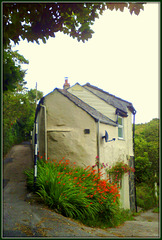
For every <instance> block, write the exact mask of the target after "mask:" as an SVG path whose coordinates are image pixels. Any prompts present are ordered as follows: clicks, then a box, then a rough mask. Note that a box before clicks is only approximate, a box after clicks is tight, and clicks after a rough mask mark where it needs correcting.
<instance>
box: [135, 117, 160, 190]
mask: <svg viewBox="0 0 162 240" xmlns="http://www.w3.org/2000/svg"><path fill="white" fill-rule="evenodd" d="M135 129H136V130H135V165H136V173H135V174H136V180H137V183H142V182H145V183H147V184H150V185H154V183H155V182H158V178H159V119H153V120H151V121H150V122H149V123H146V124H140V125H136V128H135ZM155 174H156V176H157V178H156V177H155Z"/></svg>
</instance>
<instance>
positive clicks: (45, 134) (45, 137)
mask: <svg viewBox="0 0 162 240" xmlns="http://www.w3.org/2000/svg"><path fill="white" fill-rule="evenodd" d="M40 106H41V107H43V108H44V147H45V160H46V161H47V121H46V106H45V105H42V104H40Z"/></svg>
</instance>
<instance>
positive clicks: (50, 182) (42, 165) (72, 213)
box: [26, 160, 123, 227]
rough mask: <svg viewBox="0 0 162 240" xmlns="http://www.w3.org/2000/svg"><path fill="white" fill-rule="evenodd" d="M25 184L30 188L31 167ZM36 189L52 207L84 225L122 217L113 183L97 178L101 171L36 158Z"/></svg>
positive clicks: (112, 222) (110, 222)
mask: <svg viewBox="0 0 162 240" xmlns="http://www.w3.org/2000/svg"><path fill="white" fill-rule="evenodd" d="M26 175H27V186H28V188H29V189H30V190H32V191H33V190H34V189H33V169H31V170H28V171H26ZM36 193H37V194H38V195H39V196H40V197H41V198H42V199H43V201H44V202H45V203H46V204H47V205H48V206H50V207H51V208H53V209H57V210H58V211H59V213H61V214H62V215H64V216H67V217H70V218H74V219H77V220H79V221H82V222H84V223H87V224H88V225H91V226H92V225H93V226H94V225H95V226H97V225H99V224H100V222H102V221H104V222H105V223H106V226H107V227H112V226H116V225H119V224H120V223H121V222H122V220H123V218H122V216H123V210H121V209H120V202H119V197H120V195H119V191H118V188H117V185H115V184H110V183H109V182H108V180H103V179H102V180H101V173H100V172H99V173H96V170H93V169H92V168H91V167H87V168H85V169H83V168H80V167H75V166H72V165H70V162H69V160H66V161H64V160H60V161H59V162H56V161H51V162H49V161H48V162H47V161H46V162H45V161H44V160H39V161H38V177H37V182H36Z"/></svg>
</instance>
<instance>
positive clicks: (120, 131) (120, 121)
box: [118, 116, 124, 139]
mask: <svg viewBox="0 0 162 240" xmlns="http://www.w3.org/2000/svg"><path fill="white" fill-rule="evenodd" d="M123 128H124V126H123V118H122V117H120V116H118V138H119V139H123V138H124V136H123Z"/></svg>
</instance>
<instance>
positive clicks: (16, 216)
mask: <svg viewBox="0 0 162 240" xmlns="http://www.w3.org/2000/svg"><path fill="white" fill-rule="evenodd" d="M3 163H4V164H3V167H4V169H3V170H4V171H3V209H2V213H3V225H2V226H3V232H2V238H9V237H16V238H17V239H18V238H20V239H21V238H23V237H25V238H27V237H56V238H63V237H64V238H68V237H70V238H72V237H80V238H94V237H95V238H119V237H120V238H122V237H124V238H125V237H139V238H147V237H149V238H152V237H153V238H160V227H159V216H158V214H157V213H152V211H148V212H145V213H142V214H140V216H137V217H135V220H134V221H127V222H125V223H124V224H123V225H121V226H119V227H117V228H108V229H105V230H102V229H99V228H90V227H86V226H85V225H83V224H79V223H78V222H76V221H74V220H72V219H70V218H66V217H64V216H62V215H60V214H58V213H57V212H55V211H52V210H51V209H49V208H48V207H46V206H45V205H44V204H43V203H41V202H38V199H37V198H36V197H35V196H33V195H32V194H31V193H28V192H27V189H26V181H25V175H24V171H25V170H26V169H29V168H31V167H32V166H33V161H32V150H31V145H30V144H29V143H28V142H24V143H22V144H20V145H15V146H14V147H13V148H12V149H11V151H10V152H9V153H8V155H7V156H6V158H5V159H4V162H3Z"/></svg>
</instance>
